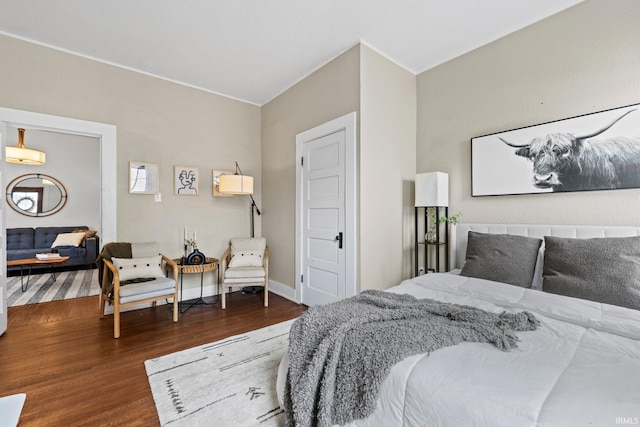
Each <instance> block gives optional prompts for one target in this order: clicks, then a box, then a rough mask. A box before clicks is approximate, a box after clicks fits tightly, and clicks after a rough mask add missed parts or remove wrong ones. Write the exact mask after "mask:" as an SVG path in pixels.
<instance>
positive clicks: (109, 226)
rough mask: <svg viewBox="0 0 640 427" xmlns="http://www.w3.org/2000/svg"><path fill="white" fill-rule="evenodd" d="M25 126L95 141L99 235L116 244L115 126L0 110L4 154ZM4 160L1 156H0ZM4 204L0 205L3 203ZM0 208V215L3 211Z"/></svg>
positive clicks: (0, 261) (1, 304)
mask: <svg viewBox="0 0 640 427" xmlns="http://www.w3.org/2000/svg"><path fill="white" fill-rule="evenodd" d="M17 127H25V128H29V129H36V130H46V131H51V132H61V133H68V134H72V135H83V136H90V137H94V138H98V140H99V143H100V150H99V151H100V183H101V184H100V187H101V197H100V233H101V237H102V239H103V240H102V241H116V237H117V235H116V225H117V224H116V222H117V221H116V218H117V210H116V206H117V204H116V126H114V125H110V124H105V123H98V122H90V121H86V120H78V119H72V118H68V117H60V116H52V115H48V114H41V113H34V112H30V111H22V110H14V109H9V108H0V142H1V144H0V149H1V150H2V153H4V147H5V145H6V141H7V138H6V136H7V132H8V131H9V129H11V128H17ZM2 157H4V156H2ZM0 170H1V171H2V172H3V173H2V176H1V177H0V186H2V188H3V189H4V188H5V187H6V185H7V182H6V176H5V173H4V171H5V167H4V162H3V164H2V167H1V168H0ZM3 203H4V202H3ZM5 211H6V207H5V206H3V207H2V209H1V210H0V212H3V213H4V212H5ZM5 217H6V216H5V215H2V226H1V230H0V236H2V237H1V239H2V242H1V245H2V246H1V247H5V246H6V242H5V241H4V239H5V236H6V218H5ZM6 271H7V269H6V256H4V255H3V256H2V257H0V334H2V333H3V332H4V331H5V330H6V324H7V322H6V320H7V319H6V318H7V311H6V308H7V305H6V304H7V301H6V298H7V293H6V290H7V284H6V281H7V277H6Z"/></svg>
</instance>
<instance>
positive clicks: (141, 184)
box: [129, 161, 160, 194]
mask: <svg viewBox="0 0 640 427" xmlns="http://www.w3.org/2000/svg"><path fill="white" fill-rule="evenodd" d="M159 192H160V166H159V165H158V164H157V163H148V162H136V161H130V162H129V193H131V194H158V193H159Z"/></svg>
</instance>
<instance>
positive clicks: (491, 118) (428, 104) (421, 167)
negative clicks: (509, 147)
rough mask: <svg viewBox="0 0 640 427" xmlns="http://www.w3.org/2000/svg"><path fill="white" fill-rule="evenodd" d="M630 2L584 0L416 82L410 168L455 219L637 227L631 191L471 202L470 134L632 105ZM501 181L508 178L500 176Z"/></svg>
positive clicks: (637, 92) (638, 11)
mask: <svg viewBox="0 0 640 427" xmlns="http://www.w3.org/2000/svg"><path fill="white" fill-rule="evenodd" d="M638 17H640V2H639V1H636V0H606V1H605V0H587V1H585V2H584V3H580V4H578V5H576V6H574V7H571V8H569V9H567V10H565V11H563V12H561V13H559V14H557V15H554V16H551V17H549V18H547V19H545V20H543V21H541V22H538V23H536V24H533V25H531V26H529V27H527V28H524V29H522V30H520V31H518V32H516V33H514V34H511V35H508V36H506V37H504V38H502V39H500V40H497V41H496V42H494V43H491V44H489V45H486V46H484V47H481V48H479V49H477V50H475V51H472V52H470V53H468V54H466V55H463V56H461V57H459V58H456V59H454V60H451V61H449V62H447V63H445V64H443V65H441V66H439V67H437V68H434V69H432V70H429V71H425V72H424V73H422V74H420V75H419V76H418V145H417V158H416V170H417V172H430V171H437V170H439V171H444V172H448V173H449V180H450V197H449V200H450V212H454V213H455V212H458V211H462V213H463V217H462V219H463V220H464V221H472V222H473V221H475V222H506V223H519V222H526V223H543V224H544V223H553V224H607V225H637V224H638V221H639V218H640V217H639V216H638V212H640V190H638V189H629V190H610V191H592V192H576V193H555V194H538V195H519V196H491V197H475V198H473V197H471V142H470V140H471V138H472V137H475V136H481V135H486V134H490V133H495V132H500V131H504V130H510V129H515V128H519V127H523V126H528V125H535V124H539V123H544V122H548V121H552V120H558V119H563V118H567V117H573V116H576V115H581V114H587V113H591V112H596V111H601V110H606V109H610V108H615V107H619V106H624V105H629V104H634V103H638V102H640V73H639V71H638V70H640V55H639V54H638V49H639V47H640V25H638ZM505 179H508V177H505Z"/></svg>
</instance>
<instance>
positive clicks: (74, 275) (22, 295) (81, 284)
mask: <svg viewBox="0 0 640 427" xmlns="http://www.w3.org/2000/svg"><path fill="white" fill-rule="evenodd" d="M23 280H24V281H25V283H26V281H27V276H26V275H25V277H24V278H23ZM99 293H100V285H99V284H98V269H97V268H94V269H91V270H75V271H61V272H59V273H57V274H56V280H55V281H54V280H53V279H52V278H51V274H50V273H45V274H32V275H31V277H29V286H28V287H27V290H26V291H25V292H22V289H21V285H20V276H14V277H7V306H8V307H16V306H18V305H25V304H37V303H40V302H49V301H57V300H63V299H69V298H79V297H87V296H92V295H98V294H99Z"/></svg>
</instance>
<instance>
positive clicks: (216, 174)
mask: <svg viewBox="0 0 640 427" xmlns="http://www.w3.org/2000/svg"><path fill="white" fill-rule="evenodd" d="M233 174H234V172H233V171H232V170H222V169H213V170H212V171H211V177H212V180H213V197H233V194H222V193H221V192H220V191H219V188H220V175H233Z"/></svg>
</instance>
